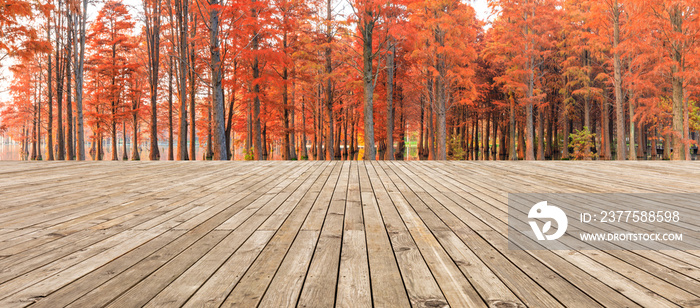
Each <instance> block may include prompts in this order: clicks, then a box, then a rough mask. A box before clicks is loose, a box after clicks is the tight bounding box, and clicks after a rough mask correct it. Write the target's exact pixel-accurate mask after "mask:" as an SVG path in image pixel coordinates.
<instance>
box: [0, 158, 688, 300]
mask: <svg viewBox="0 0 700 308" xmlns="http://www.w3.org/2000/svg"><path fill="white" fill-rule="evenodd" d="M698 175H700V165H699V164H697V163H694V162H660V161H658V162H388V161H381V162H372V163H366V162H322V161H318V162H309V161H304V162H0V307H25V306H31V307H66V306H67V307H104V306H109V307H142V306H149V307H256V306H260V307H289V306H301V307H331V306H339V307H372V306H374V307H410V306H412V307H443V306H448V305H449V306H451V307H489V306H490V307H525V306H527V307H559V306H565V307H596V306H604V307H640V306H641V307H700V251H698V250H686V251H678V250H676V251H642V250H640V251H623V250H617V251H592V250H591V251H588V250H570V251H561V250H559V251H544V250H540V251H516V250H509V249H508V243H507V239H506V236H507V229H508V228H507V224H506V222H507V219H508V213H507V202H508V197H507V196H508V193H518V192H540V193H544V192H567V193H576V192H599V193H600V192H630V193H632V192H700V185H698V183H699V182H698ZM691 210H694V211H697V210H700V207H698V208H697V209H691ZM688 223H689V224H691V225H692V226H696V227H698V228H700V223H699V222H688Z"/></svg>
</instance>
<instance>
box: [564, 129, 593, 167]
mask: <svg viewBox="0 0 700 308" xmlns="http://www.w3.org/2000/svg"><path fill="white" fill-rule="evenodd" d="M570 137H571V147H572V148H573V151H572V153H571V154H569V156H570V158H571V159H572V160H586V159H594V158H597V157H598V154H596V153H593V152H592V151H591V148H593V146H594V145H595V144H594V143H593V142H594V141H593V140H594V138H595V134H593V133H591V132H590V131H589V130H588V127H585V126H584V127H583V129H582V130H576V132H574V133H573V134H571V135H570Z"/></svg>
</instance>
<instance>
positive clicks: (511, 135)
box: [508, 92, 518, 160]
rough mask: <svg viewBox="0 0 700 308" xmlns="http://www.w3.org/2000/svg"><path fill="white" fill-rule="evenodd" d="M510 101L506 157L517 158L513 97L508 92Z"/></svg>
mask: <svg viewBox="0 0 700 308" xmlns="http://www.w3.org/2000/svg"><path fill="white" fill-rule="evenodd" d="M509 101H510V120H509V123H510V129H509V130H508V133H509V137H508V140H509V142H508V158H509V159H510V160H518V154H517V153H516V151H515V98H514V97H513V93H512V92H511V93H509Z"/></svg>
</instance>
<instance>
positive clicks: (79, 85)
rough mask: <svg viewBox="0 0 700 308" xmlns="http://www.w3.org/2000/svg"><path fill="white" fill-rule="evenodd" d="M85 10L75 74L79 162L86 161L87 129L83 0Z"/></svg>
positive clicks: (85, 5) (84, 0) (81, 23)
mask: <svg viewBox="0 0 700 308" xmlns="http://www.w3.org/2000/svg"><path fill="white" fill-rule="evenodd" d="M82 2H83V9H82V12H81V15H82V16H81V17H80V58H79V60H78V67H77V70H76V73H75V109H76V117H77V119H76V120H77V124H76V126H77V130H78V131H77V137H78V140H77V144H78V148H77V156H78V160H85V129H84V124H83V82H84V79H85V78H84V71H85V70H84V68H85V24H86V22H87V6H88V0H83V1H82Z"/></svg>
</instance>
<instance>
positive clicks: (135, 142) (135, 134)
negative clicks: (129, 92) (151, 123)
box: [124, 101, 160, 160]
mask: <svg viewBox="0 0 700 308" xmlns="http://www.w3.org/2000/svg"><path fill="white" fill-rule="evenodd" d="M133 107H134V108H133V109H132V110H131V112H132V113H131V114H132V116H131V120H132V123H131V125H132V126H131V129H132V139H131V160H141V154H139V119H138V114H137V112H136V110H137V109H136V108H138V101H136V102H134V105H133ZM125 137H126V136H125ZM124 143H126V138H124ZM156 149H157V147H156ZM124 153H126V151H125V152H124ZM149 156H150V155H149ZM158 157H159V158H158V159H160V155H158ZM149 159H150V158H149Z"/></svg>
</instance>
